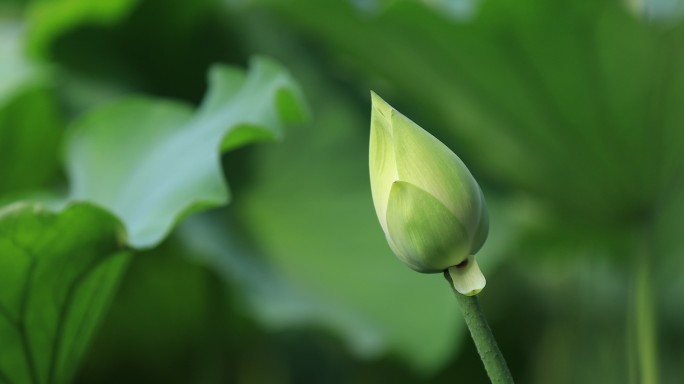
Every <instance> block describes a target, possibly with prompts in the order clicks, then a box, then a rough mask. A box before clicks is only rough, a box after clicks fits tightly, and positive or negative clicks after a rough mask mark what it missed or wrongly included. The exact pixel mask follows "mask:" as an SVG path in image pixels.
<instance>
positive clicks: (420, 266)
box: [387, 181, 470, 273]
mask: <svg viewBox="0 0 684 384" xmlns="http://www.w3.org/2000/svg"><path fill="white" fill-rule="evenodd" d="M387 226H388V230H389V232H388V237H389V238H390V239H389V240H390V242H391V243H393V247H392V248H393V249H394V251H395V252H396V253H397V256H398V257H399V258H400V259H402V261H404V262H405V263H406V264H408V265H409V266H410V267H411V268H413V269H415V270H416V271H418V272H425V273H433V272H440V271H443V270H445V269H447V268H449V267H451V266H453V265H456V264H458V263H460V262H461V261H463V260H464V259H465V258H466V257H467V256H468V251H469V248H470V245H469V239H468V234H467V232H466V230H465V228H464V227H463V225H462V224H461V223H460V222H459V220H458V219H457V218H456V216H454V215H453V214H452V213H451V212H450V211H449V209H447V207H445V206H444V204H442V203H441V202H440V201H439V200H437V199H435V198H434V197H432V195H430V194H429V193H427V192H426V191H424V190H422V189H420V188H418V187H416V186H415V185H413V184H410V183H406V182H403V181H397V182H395V183H393V184H392V189H391V192H390V198H389V204H388V208H387Z"/></svg>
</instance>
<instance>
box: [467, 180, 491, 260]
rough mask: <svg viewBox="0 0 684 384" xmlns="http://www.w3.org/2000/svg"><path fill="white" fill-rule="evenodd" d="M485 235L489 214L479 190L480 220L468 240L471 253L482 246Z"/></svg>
mask: <svg viewBox="0 0 684 384" xmlns="http://www.w3.org/2000/svg"><path fill="white" fill-rule="evenodd" d="M478 189H479V188H478ZM487 235H489V214H488V213H487V204H486V203H485V199H484V196H483V195H482V191H481V190H480V221H479V222H478V223H477V229H476V230H475V234H474V235H473V237H472V239H471V241H470V254H471V255H474V254H476V253H477V251H479V250H480V248H482V246H483V245H484V242H485V240H487Z"/></svg>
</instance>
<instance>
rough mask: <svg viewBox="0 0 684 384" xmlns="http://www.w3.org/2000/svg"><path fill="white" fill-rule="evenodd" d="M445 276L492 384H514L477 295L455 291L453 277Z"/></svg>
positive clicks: (447, 274)
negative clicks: (467, 294)
mask: <svg viewBox="0 0 684 384" xmlns="http://www.w3.org/2000/svg"><path fill="white" fill-rule="evenodd" d="M444 276H445V277H446V279H447V281H448V282H449V285H450V286H451V288H452V289H453V290H454V294H455V296H456V301H457V302H458V305H459V307H460V308H461V313H462V314H463V318H464V319H465V322H466V325H467V326H468V330H470V335H471V336H472V338H473V341H474V342H475V347H476V348H477V352H478V353H479V355H480V359H481V360H482V363H483V364H484V367H485V370H486V371H487V375H488V376H489V380H490V381H491V382H492V384H513V377H512V376H511V372H510V371H509V369H508V365H507V364H506V359H504V357H503V355H502V354H501V351H500V350H499V346H498V345H497V344H496V339H494V335H493V334H492V330H491V329H490V328H489V324H488V323H487V318H486V317H485V315H484V313H483V312H482V308H481V307H480V302H479V301H478V299H477V295H473V296H466V295H462V294H460V293H458V291H456V289H454V286H453V283H452V281H451V276H450V275H449V273H448V272H447V271H445V273H444Z"/></svg>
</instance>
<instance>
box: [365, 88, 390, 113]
mask: <svg viewBox="0 0 684 384" xmlns="http://www.w3.org/2000/svg"><path fill="white" fill-rule="evenodd" d="M370 95H371V106H372V108H373V110H374V111H377V112H378V113H380V114H381V115H382V116H383V117H385V118H391V116H392V113H393V112H394V108H392V106H391V105H389V104H388V103H387V102H386V101H385V100H383V99H382V97H380V96H378V94H377V93H375V92H373V91H372V90H371V91H370Z"/></svg>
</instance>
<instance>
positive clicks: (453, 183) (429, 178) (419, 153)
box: [370, 92, 489, 296]
mask: <svg viewBox="0 0 684 384" xmlns="http://www.w3.org/2000/svg"><path fill="white" fill-rule="evenodd" d="M371 98H372V112H371V137H370V181H371V191H372V193H373V203H374V204H375V211H376V213H377V215H378V219H379V220H380V225H381V226H382V230H383V231H384V232H385V237H386V238H387V242H388V243H389V246H390V248H391V249H392V251H393V252H394V254H396V255H397V257H398V258H399V259H400V260H401V261H403V262H404V263H405V264H406V265H408V266H409V267H411V268H412V269H414V270H416V271H418V272H422V273H438V272H444V271H447V273H448V274H449V275H450V277H451V280H452V283H453V285H454V288H455V289H456V290H457V291H458V292H460V293H462V294H464V295H468V296H471V295H475V294H477V293H478V292H480V291H481V290H482V288H484V286H485V278H484V276H483V275H482V272H480V268H479V267H478V265H477V262H476V261H475V258H474V257H473V255H475V253H476V252H477V251H478V250H480V248H481V247H482V244H483V243H484V241H485V239H486V238H487V232H488V229H489V221H488V220H489V219H488V216H487V207H486V205H485V201H484V197H483V195H482V191H481V190H480V187H479V186H478V185H477V182H475V179H474V178H473V176H472V175H471V174H470V172H469V171H468V169H467V168H466V166H465V165H464V164H463V162H462V161H461V159H459V158H458V156H456V154H454V153H453V152H452V151H451V150H450V149H449V148H447V146H446V145H444V144H443V143H442V142H440V141H439V140H437V139H436V138H435V137H434V136H432V135H430V134H429V133H428V132H426V131H425V130H423V129H422V128H421V127H419V126H418V125H417V124H416V123H414V122H413V121H411V120H409V119H408V118H407V117H406V116H404V115H402V114H401V113H399V112H398V111H397V110H395V109H394V108H392V107H391V106H390V105H389V104H387V103H386V102H385V101H384V100H383V99H381V98H380V97H379V96H378V95H376V94H375V93H373V92H371Z"/></svg>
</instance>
